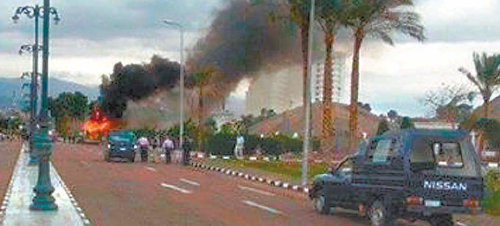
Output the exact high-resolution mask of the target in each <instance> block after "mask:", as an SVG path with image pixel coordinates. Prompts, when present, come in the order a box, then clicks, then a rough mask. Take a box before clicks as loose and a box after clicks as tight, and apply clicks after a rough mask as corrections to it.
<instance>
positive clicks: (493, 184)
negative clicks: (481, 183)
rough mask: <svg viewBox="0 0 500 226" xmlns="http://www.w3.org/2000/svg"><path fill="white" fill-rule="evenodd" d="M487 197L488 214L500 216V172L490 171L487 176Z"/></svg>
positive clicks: (485, 203)
mask: <svg viewBox="0 0 500 226" xmlns="http://www.w3.org/2000/svg"><path fill="white" fill-rule="evenodd" d="M485 183H486V189H487V195H486V197H485V200H484V207H485V208H486V212H487V213H489V214H491V215H495V216H500V170H498V169H492V170H489V171H488V173H487V174H486V176H485Z"/></svg>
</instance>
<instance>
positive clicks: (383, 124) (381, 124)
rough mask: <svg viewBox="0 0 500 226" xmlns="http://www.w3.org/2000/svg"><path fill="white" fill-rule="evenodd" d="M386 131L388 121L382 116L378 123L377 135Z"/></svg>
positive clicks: (387, 129)
mask: <svg viewBox="0 0 500 226" xmlns="http://www.w3.org/2000/svg"><path fill="white" fill-rule="evenodd" d="M386 131H389V122H387V119H385V118H382V119H380V122H379V123H378V129H377V135H382V134H383V133H385V132H386Z"/></svg>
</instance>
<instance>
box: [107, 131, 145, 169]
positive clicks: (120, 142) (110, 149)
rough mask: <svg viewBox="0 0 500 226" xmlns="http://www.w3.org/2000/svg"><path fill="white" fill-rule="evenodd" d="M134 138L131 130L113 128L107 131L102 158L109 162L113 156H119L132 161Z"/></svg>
mask: <svg viewBox="0 0 500 226" xmlns="http://www.w3.org/2000/svg"><path fill="white" fill-rule="evenodd" d="M135 139H136V138H135V135H134V133H133V132H132V131H128V130H115V131H111V132H109V134H108V136H107V139H106V143H107V145H106V151H105V154H104V159H105V160H106V161H108V162H110V161H111V160H112V159H114V158H121V159H127V160H129V161H130V162H134V159H135V153H136V150H137V146H136V145H135Z"/></svg>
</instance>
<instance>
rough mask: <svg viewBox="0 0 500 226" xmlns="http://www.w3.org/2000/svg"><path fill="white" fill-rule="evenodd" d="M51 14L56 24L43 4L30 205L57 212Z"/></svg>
mask: <svg viewBox="0 0 500 226" xmlns="http://www.w3.org/2000/svg"><path fill="white" fill-rule="evenodd" d="M50 14H52V15H54V16H55V18H54V20H55V22H57V21H59V16H58V15H57V11H56V10H55V9H54V8H51V7H50V0H44V4H43V45H42V46H43V48H42V49H43V51H42V56H43V62H42V98H41V99H42V101H41V102H42V106H41V109H40V119H39V120H40V130H37V131H36V133H35V136H34V138H33V139H34V147H35V151H36V154H37V157H38V159H39V164H38V180H37V183H36V186H35V188H34V189H33V190H34V191H35V197H34V198H33V203H32V204H31V205H30V209H31V210H57V205H56V204H55V199H54V197H52V193H53V192H54V187H53V186H52V184H51V182H50V162H49V159H50V156H51V154H52V140H51V139H50V136H49V131H48V130H49V128H48V127H49V120H50V119H49V114H48V76H49V28H50Z"/></svg>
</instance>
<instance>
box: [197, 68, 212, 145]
mask: <svg viewBox="0 0 500 226" xmlns="http://www.w3.org/2000/svg"><path fill="white" fill-rule="evenodd" d="M191 76H192V78H193V83H194V85H195V86H197V87H198V151H203V141H204V135H205V129H204V125H205V122H204V120H203V118H204V108H205V106H204V102H203V100H204V98H205V97H214V96H218V95H217V94H218V92H217V91H216V90H215V89H214V88H213V87H208V86H209V84H210V83H211V81H212V79H214V77H215V76H216V69H215V67H213V66H208V67H205V68H203V69H202V70H200V71H199V72H197V73H193V74H192V75H191ZM206 89H208V90H206Z"/></svg>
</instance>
